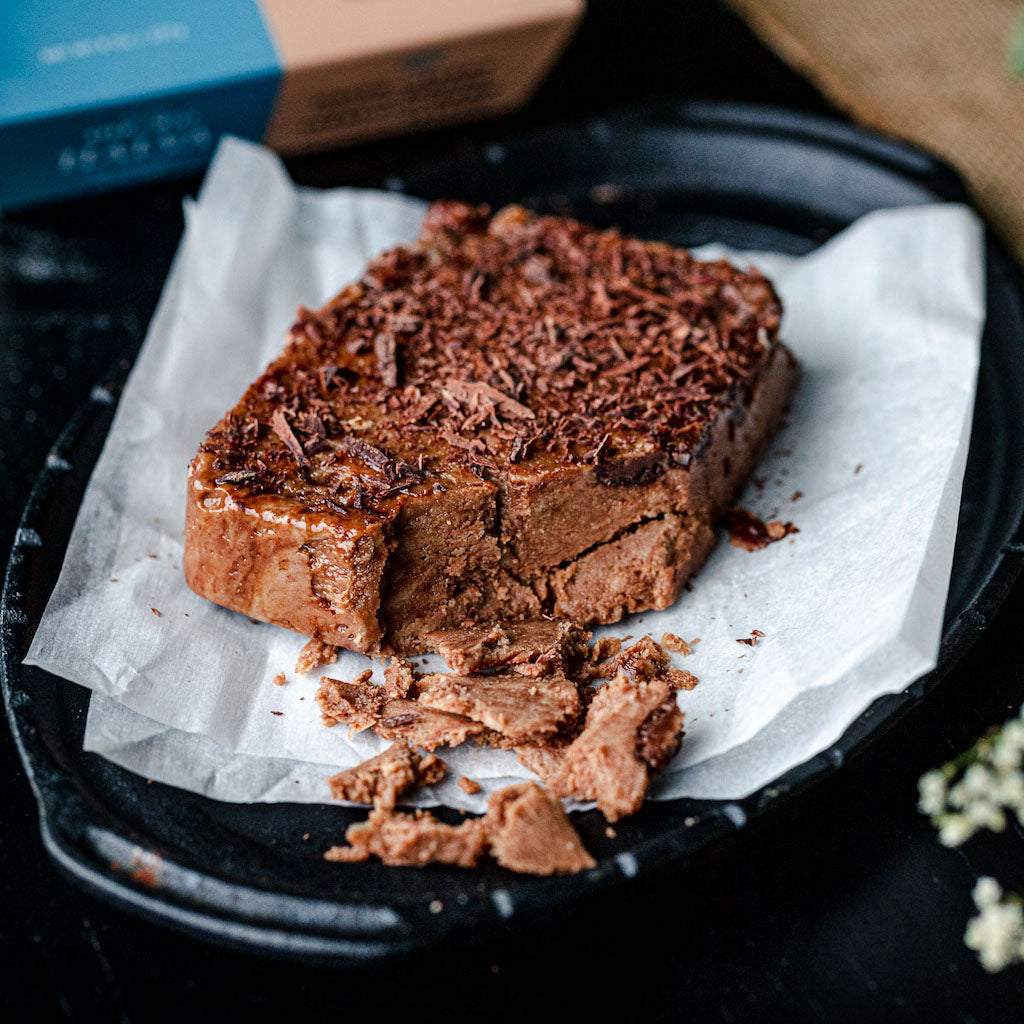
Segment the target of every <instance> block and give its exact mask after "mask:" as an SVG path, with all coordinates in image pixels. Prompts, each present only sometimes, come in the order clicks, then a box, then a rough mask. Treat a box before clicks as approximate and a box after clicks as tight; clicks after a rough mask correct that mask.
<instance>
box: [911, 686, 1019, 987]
mask: <svg viewBox="0 0 1024 1024" xmlns="http://www.w3.org/2000/svg"><path fill="white" fill-rule="evenodd" d="M917 790H918V801H917V806H918V809H919V810H920V811H921V812H922V813H924V814H927V815H928V816H929V817H930V818H931V819H932V824H933V825H934V826H935V827H936V828H937V829H938V830H939V841H940V842H941V843H943V844H944V845H945V846H959V845H960V844H961V843H963V842H965V841H966V840H968V839H970V838H971V836H973V835H974V833H975V832H977V831H978V830H979V829H983V828H987V829H990V830H991V831H992V832H1002V831H1003V829H1005V828H1006V821H1007V815H1008V814H1014V815H1016V817H1017V820H1018V821H1019V822H1020V823H1021V824H1022V825H1024V706H1022V707H1021V709H1020V713H1019V714H1018V716H1017V717H1016V718H1011V719H1010V721H1009V722H1007V723H1006V724H1005V725H1004V726H1003V727H1002V728H1001V729H997V730H995V731H994V732H993V733H991V734H990V735H988V736H985V737H984V738H983V739H981V740H979V741H978V742H977V743H976V744H975V745H974V746H973V747H971V749H970V750H967V751H965V752H964V753H963V754H961V755H960V756H959V757H957V758H954V759H953V760H952V761H949V762H948V763H946V764H944V765H943V766H942V767H941V768H939V769H937V770H936V771H931V772H927V773H926V774H924V775H922V776H921V779H920V781H919V782H918V784H917ZM973 896H974V905H975V906H976V907H977V908H978V913H977V915H976V916H975V917H972V918H971V919H970V921H968V922H967V931H966V932H965V933H964V943H965V944H966V946H967V947H968V949H973V950H975V952H977V954H978V959H979V960H980V961H981V965H982V967H984V968H985V970H986V971H1001V970H1002V969H1003V968H1004V967H1008V966H1009V965H1010V964H1013V963H1024V901H1022V900H1021V898H1020V897H1019V896H1017V895H1016V894H1015V893H1009V894H1008V895H1005V896H1004V895H1003V890H1002V889H1001V888H1000V886H999V883H998V882H997V881H996V880H995V879H994V878H988V877H984V878H979V879H978V883H977V885H975V887H974V893H973Z"/></svg>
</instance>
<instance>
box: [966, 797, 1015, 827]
mask: <svg viewBox="0 0 1024 1024" xmlns="http://www.w3.org/2000/svg"><path fill="white" fill-rule="evenodd" d="M964 816H965V817H966V818H967V820H968V821H969V822H970V823H971V824H972V825H973V826H974V827H975V829H979V828H987V829H989V830H990V831H992V832H1002V831H1003V829H1004V828H1006V815H1005V814H1003V812H1002V810H1001V809H1000V808H999V807H998V806H996V804H994V803H992V802H991V801H990V800H982V799H980V798H979V799H977V800H974V801H973V802H972V803H971V804H969V805H968V806H967V808H966V809H965V810H964Z"/></svg>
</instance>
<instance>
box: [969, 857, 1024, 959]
mask: <svg viewBox="0 0 1024 1024" xmlns="http://www.w3.org/2000/svg"><path fill="white" fill-rule="evenodd" d="M973 896H974V905H975V906H976V907H977V908H978V914H977V916H976V917H972V918H971V919H970V921H968V922H967V931H966V932H965V933H964V943H965V944H966V945H967V948H968V949H973V950H975V952H977V954H978V959H979V960H980V961H981V966H982V967H984V968H985V970H986V971H993V972H994V971H1001V970H1002V969H1003V968H1004V967H1008V966H1009V965H1010V964H1013V963H1024V905H1022V904H1021V901H1020V898H1019V897H1017V896H1014V895H1012V894H1011V895H1009V896H1003V890H1002V889H1001V888H1000V886H999V883H998V882H997V881H996V880H995V879H994V878H987V877H986V878H979V879H978V884H977V885H975V887H974V893H973Z"/></svg>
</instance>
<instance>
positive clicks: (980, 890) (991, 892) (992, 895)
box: [971, 875, 1003, 910]
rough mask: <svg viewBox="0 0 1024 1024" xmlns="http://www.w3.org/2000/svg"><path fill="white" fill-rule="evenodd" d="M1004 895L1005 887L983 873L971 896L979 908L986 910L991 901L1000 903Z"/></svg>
mask: <svg viewBox="0 0 1024 1024" xmlns="http://www.w3.org/2000/svg"><path fill="white" fill-rule="evenodd" d="M1002 896H1003V887H1002V886H1001V885H1000V884H999V883H998V882H997V881H996V880H995V879H994V878H993V877H992V876H991V875H982V876H981V878H979V879H978V881H977V882H975V884H974V890H973V891H972V892H971V898H972V899H973V900H974V905H975V906H976V907H977V908H978V909H979V910H984V909H985V907H987V906H988V905H989V904H990V903H998V902H999V900H1000V899H1002Z"/></svg>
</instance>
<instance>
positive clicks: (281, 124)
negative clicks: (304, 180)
mask: <svg viewBox="0 0 1024 1024" xmlns="http://www.w3.org/2000/svg"><path fill="white" fill-rule="evenodd" d="M261 7H262V9H263V13H264V17H265V19H266V21H267V27H268V29H269V31H270V33H271V35H272V37H273V39H274V41H275V43H276V45H277V49H278V52H279V54H280V59H281V64H282V66H283V68H284V72H283V76H282V81H281V84H280V87H279V89H278V93H277V97H276V100H275V102H274V108H273V113H272V115H271V119H270V124H269V125H268V128H267V133H266V136H265V141H266V142H267V144H268V145H269V146H271V147H273V148H274V149H276V150H278V151H279V152H282V153H302V152H310V151H314V150H318V149H326V148H329V147H331V146H335V145H337V144H339V143H344V142H353V141H357V140H362V139H371V138H380V137H383V136H387V135H397V134H401V133H403V132H408V131H415V130H417V129H422V128H431V127H436V126H439V125H444V124H451V123H454V122H457V121H465V120H469V119H472V118H477V117H485V116H490V115H494V114H498V113H502V112H504V111H507V110H511V109H514V108H515V107H517V106H519V105H520V104H522V103H523V102H525V101H526V99H527V98H528V97H529V96H530V94H531V93H532V92H533V90H534V89H535V88H536V86H537V85H538V83H539V82H540V79H541V77H542V76H543V75H544V73H545V72H546V71H547V70H548V69H549V68H550V67H551V65H552V64H553V63H554V61H555V59H556V58H557V57H558V55H559V54H560V53H561V51H562V49H563V48H564V47H565V44H566V43H567V42H568V40H569V37H570V36H571V34H572V31H573V29H574V28H575V26H576V23H577V22H578V21H579V18H580V16H581V14H582V12H583V8H584V0H262V2H261Z"/></svg>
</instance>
